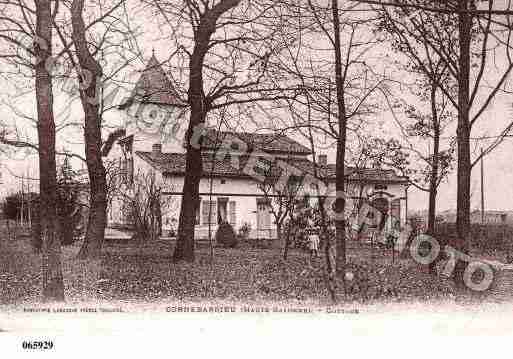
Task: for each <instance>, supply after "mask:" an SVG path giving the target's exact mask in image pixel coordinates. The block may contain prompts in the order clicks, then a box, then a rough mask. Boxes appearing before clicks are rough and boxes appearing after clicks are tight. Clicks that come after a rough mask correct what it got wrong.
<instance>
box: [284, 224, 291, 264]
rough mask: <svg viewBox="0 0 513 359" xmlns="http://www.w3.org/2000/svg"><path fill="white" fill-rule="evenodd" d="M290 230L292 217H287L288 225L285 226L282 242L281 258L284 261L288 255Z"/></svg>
mask: <svg viewBox="0 0 513 359" xmlns="http://www.w3.org/2000/svg"><path fill="white" fill-rule="evenodd" d="M291 230H292V218H290V219H289V225H288V226H287V233H286V234H285V238H284V241H285V242H284V244H283V260H284V261H286V260H287V259H288V256H289V246H290V231H291Z"/></svg>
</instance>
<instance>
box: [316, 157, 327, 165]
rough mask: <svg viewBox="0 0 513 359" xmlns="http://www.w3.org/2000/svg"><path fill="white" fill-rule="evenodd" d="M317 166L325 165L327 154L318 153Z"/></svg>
mask: <svg viewBox="0 0 513 359" xmlns="http://www.w3.org/2000/svg"><path fill="white" fill-rule="evenodd" d="M317 162H318V164H319V166H327V165H328V155H319V160H318V161H317Z"/></svg>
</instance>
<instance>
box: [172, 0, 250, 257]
mask: <svg viewBox="0 0 513 359" xmlns="http://www.w3.org/2000/svg"><path fill="white" fill-rule="evenodd" d="M240 1H241V0H222V1H220V2H218V3H217V5H215V6H213V7H212V8H210V9H207V10H205V13H204V14H203V16H202V17H201V18H200V19H199V21H200V23H199V25H198V26H197V28H195V29H194V50H193V52H192V55H191V58H190V63H189V91H188V102H189V106H190V107H191V115H190V120H189V127H188V129H187V135H186V137H185V140H186V149H187V153H186V156H185V161H186V162H185V163H186V164H185V178H184V183H183V190H182V194H183V195H182V203H181V206H180V218H179V221H178V235H177V239H176V247H175V251H174V253H173V261H174V262H178V261H187V262H194V226H195V224H196V209H197V208H198V205H199V200H200V198H199V184H200V180H201V177H202V174H203V163H202V162H203V161H202V157H201V143H202V136H201V134H200V133H199V131H202V127H203V126H204V124H205V120H206V117H207V113H208V111H209V107H210V104H208V103H207V98H206V96H205V91H204V88H203V65H204V62H205V56H206V54H207V52H208V50H209V45H210V39H211V37H212V35H213V34H214V32H215V31H216V24H217V20H218V19H219V17H220V16H221V15H223V14H224V13H225V12H226V11H228V10H230V9H232V8H234V7H236V6H237V5H238V4H239V3H240ZM192 139H194V143H192V141H191V140H192Z"/></svg>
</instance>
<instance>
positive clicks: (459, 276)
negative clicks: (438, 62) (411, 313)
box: [453, 0, 472, 288]
mask: <svg viewBox="0 0 513 359" xmlns="http://www.w3.org/2000/svg"><path fill="white" fill-rule="evenodd" d="M458 5H459V7H458V8H459V10H460V13H459V15H458V17H459V43H460V55H459V70H460V73H459V78H458V107H459V109H458V129H457V142H458V175H457V177H458V190H457V209H456V229H457V235H458V237H457V239H456V241H455V243H453V247H454V248H455V249H457V250H459V251H461V252H463V253H467V250H468V241H469V234H470V175H471V162H470V140H469V138H470V120H469V93H470V85H469V82H470V80H469V79H470V39H471V27H472V18H471V15H470V14H469V13H468V12H467V11H468V8H469V6H468V0H459V3H458ZM465 268H466V265H465V262H464V261H458V263H457V264H456V269H455V273H454V279H455V282H456V285H457V286H458V287H460V288H463V287H464V283H463V273H464V270H465Z"/></svg>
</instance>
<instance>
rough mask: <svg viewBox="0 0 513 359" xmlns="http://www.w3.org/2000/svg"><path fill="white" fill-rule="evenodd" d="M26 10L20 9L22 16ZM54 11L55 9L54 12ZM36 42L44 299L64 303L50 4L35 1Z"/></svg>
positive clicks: (48, 2) (45, 0)
mask: <svg viewBox="0 0 513 359" xmlns="http://www.w3.org/2000/svg"><path fill="white" fill-rule="evenodd" d="M25 11H26V10H25V9H24V8H22V12H23V14H25ZM55 11H57V9H54V12H55ZM35 16H36V29H35V35H36V36H37V37H36V39H35V40H36V41H35V42H36V43H35V46H34V55H35V58H36V64H35V81H36V99H37V116H38V139H39V141H38V142H39V193H40V200H41V203H40V206H39V208H40V221H41V233H42V240H43V251H42V256H43V298H44V299H45V300H57V301H63V300H64V283H63V278H62V265H61V245H60V243H59V237H58V236H57V234H56V231H57V223H58V222H57V211H56V190H57V179H56V178H57V170H56V162H55V122H54V115H53V91H52V74H51V68H49V66H48V64H49V62H48V61H49V60H50V59H51V56H52V32H53V31H52V28H53V25H52V19H53V16H54V13H52V7H51V1H50V0H41V1H36V2H35Z"/></svg>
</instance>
